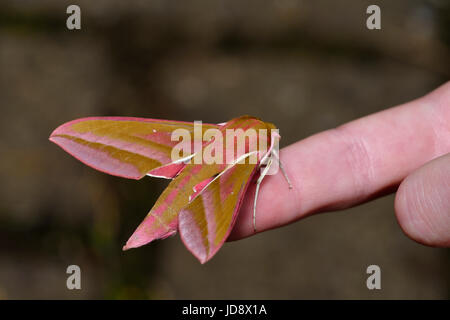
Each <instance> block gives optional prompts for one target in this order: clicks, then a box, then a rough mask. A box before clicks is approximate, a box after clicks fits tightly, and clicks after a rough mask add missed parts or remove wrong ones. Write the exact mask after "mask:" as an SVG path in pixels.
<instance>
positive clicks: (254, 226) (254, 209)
mask: <svg viewBox="0 0 450 320" xmlns="http://www.w3.org/2000/svg"><path fill="white" fill-rule="evenodd" d="M271 164H272V158H269V161H268V163H267V165H266V166H265V167H264V169H263V171H262V172H261V175H260V176H259V178H258V181H256V191H255V200H254V202H253V231H254V232H256V202H257V201H258V194H259V185H260V184H261V182H262V181H263V179H264V177H265V176H266V174H267V172H268V171H269V169H270V166H271Z"/></svg>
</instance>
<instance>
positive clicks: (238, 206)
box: [178, 163, 259, 264]
mask: <svg viewBox="0 0 450 320" xmlns="http://www.w3.org/2000/svg"><path fill="white" fill-rule="evenodd" d="M258 169H259V163H258V164H257V165H256V166H255V168H254V169H253V171H252V173H251V174H250V176H249V178H248V179H247V182H246V184H245V185H244V187H243V188H242V189H241V191H240V192H241V194H240V196H239V199H238V201H237V203H236V207H235V208H234V211H233V216H232V219H231V224H230V227H229V228H228V230H227V232H226V234H225V237H224V238H223V240H222V241H221V242H220V244H219V245H218V246H217V248H216V249H215V250H214V251H213V252H212V254H211V255H210V256H208V255H207V256H206V257H202V256H201V255H199V253H198V252H195V251H194V250H193V249H192V248H190V247H189V246H188V245H187V244H186V239H184V237H183V233H182V232H180V231H179V233H180V238H181V241H183V244H184V245H185V247H186V248H187V249H188V250H189V252H191V253H192V255H194V257H196V258H197V259H198V260H199V261H200V263H201V264H205V263H206V262H208V261H209V260H211V258H213V257H214V256H215V254H216V253H217V252H218V251H219V249H220V248H221V247H222V246H223V244H224V243H225V241H226V240H227V238H228V237H229V235H230V233H231V231H232V230H233V227H234V225H235V223H236V220H237V217H238V215H239V210H240V209H241V206H242V202H243V201H244V197H245V195H246V193H247V190H248V187H249V186H250V183H251V181H252V180H253V178H254V176H255V174H256V171H258ZM206 188H207V186H206V187H205V188H204V189H203V190H205V189H206ZM203 190H201V191H200V192H198V193H197V195H196V196H199V195H200V194H201V193H202V191H203ZM193 200H194V199H193ZM178 228H179V223H178Z"/></svg>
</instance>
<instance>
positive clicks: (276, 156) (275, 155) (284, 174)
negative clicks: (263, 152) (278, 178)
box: [272, 150, 293, 189]
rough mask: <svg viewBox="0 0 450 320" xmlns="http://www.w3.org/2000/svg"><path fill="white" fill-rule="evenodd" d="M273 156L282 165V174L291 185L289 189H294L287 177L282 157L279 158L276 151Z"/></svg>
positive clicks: (273, 151)
mask: <svg viewBox="0 0 450 320" xmlns="http://www.w3.org/2000/svg"><path fill="white" fill-rule="evenodd" d="M272 155H273V156H274V157H275V158H276V159H277V161H278V164H279V165H280V169H281V172H282V173H283V176H284V178H285V179H286V182H287V183H288V185H289V189H292V188H293V187H292V183H291V180H289V176H288V175H287V173H286V171H285V170H284V166H283V163H282V162H281V160H280V157H279V156H278V153H277V152H276V151H275V150H272Z"/></svg>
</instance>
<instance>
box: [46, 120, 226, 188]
mask: <svg viewBox="0 0 450 320" xmlns="http://www.w3.org/2000/svg"><path fill="white" fill-rule="evenodd" d="M88 120H115V121H138V122H160V123H165V122H170V123H180V124H192V122H188V121H178V120H165V119H152V118H138V117H85V118H79V119H75V120H71V121H68V122H65V123H63V124H62V125H60V126H58V127H57V128H56V129H55V130H53V132H52V133H51V134H50V137H49V140H50V141H51V142H53V143H55V144H56V145H58V146H59V147H60V148H61V149H63V150H64V151H65V152H67V153H68V154H70V155H71V156H72V157H74V158H75V159H77V160H78V161H80V162H81V163H83V164H84V165H86V166H88V167H91V168H93V169H95V170H97V171H100V172H103V173H106V174H109V175H113V176H116V177H120V178H125V179H134V180H140V179H142V178H143V177H145V175H140V174H120V173H114V174H113V173H111V172H110V171H108V170H106V169H103V168H100V167H98V166H96V165H94V164H92V163H88V161H86V160H83V159H82V158H81V157H79V156H77V155H75V154H74V152H73V151H71V149H70V148H69V147H68V146H67V145H66V144H67V143H63V142H62V141H60V140H62V139H63V138H60V137H58V135H59V134H65V133H67V131H66V129H67V127H70V126H71V125H73V124H76V123H78V122H82V121H88ZM205 124H206V125H210V126H217V127H220V126H222V125H224V124H226V122H225V123H220V124H211V123H205ZM183 168H184V166H183V165H182V164H180V163H168V164H165V165H163V166H161V167H158V168H155V169H153V170H151V171H149V172H148V173H147V175H149V176H153V177H158V178H165V179H173V178H174V177H176V176H177V175H178V173H180V172H181V170H183Z"/></svg>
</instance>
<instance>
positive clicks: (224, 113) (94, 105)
mask: <svg viewBox="0 0 450 320" xmlns="http://www.w3.org/2000/svg"><path fill="white" fill-rule="evenodd" d="M69 4H78V5H79V6H80V7H81V12H82V29H81V30H80V31H69V30H67V29H66V18H67V17H68V15H67V14H66V8H67V6H68V5H69ZM370 4H377V5H379V6H380V7H381V19H382V29H381V30H378V31H369V30H368V29H367V28H366V25H365V23H366V18H367V16H368V15H367V14H366V8H367V6H368V5H370ZM449 52H450V3H449V2H448V1H425V0H422V1H419V0H413V1H406V0H402V1H395V2H394V1H359V0H352V1H350V0H348V1H339V2H338V1H331V0H327V1H324V0H322V1H297V0H278V1H256V0H255V1H238V0H233V1H208V0H204V1H189V2H188V1H175V0H156V1H120V0H113V1H112V0H108V1H106V0H103V1H87V0H79V1H76V2H74V1H56V0H54V1H44V0H41V1H31V0H30V1H26V0H23V1H17V0H7V1H1V7H0V107H1V118H0V132H1V134H0V136H1V139H0V150H2V152H1V158H0V181H1V182H0V298H3V299H9V298H43V299H46V298H63V299H73V298H75V299H76V298H100V299H101V298H150V299H159V298H185V299H195V298H224V299H233V298H234V299H241V298H264V299H283V298H300V299H304V298H323V299H328V298H331V299H348V298H349V299H356V298H370V299H372V298H373V299H379V298H386V299H412V298H425V299H432V298H440V299H443V298H444V299H448V298H450V272H449V271H450V252H449V250H448V249H435V248H428V247H425V246H422V245H419V244H417V243H415V242H413V241H412V240H410V239H408V238H407V237H406V236H405V235H404V234H403V233H402V231H401V230H400V228H399V226H398V225H397V222H396V219H395V216H394V210H393V199H394V198H393V196H388V197H384V198H382V199H379V200H376V201H373V202H371V203H369V204H366V205H362V206H359V207H357V208H354V209H351V210H345V211H341V212H335V213H329V214H323V215H318V216H314V217H311V218H308V219H306V220H303V221H300V222H297V223H295V224H293V225H290V226H287V227H284V228H281V229H278V230H273V231H270V232H266V233H263V234H260V235H258V236H255V237H252V238H248V239H245V240H242V241H238V242H233V243H228V244H226V245H225V247H224V248H223V249H222V250H221V251H220V252H219V254H218V255H217V256H216V257H215V258H214V259H213V260H212V261H211V262H209V263H207V264H206V265H200V264H199V263H198V262H197V260H195V258H194V257H193V256H191V255H190V253H188V252H187V250H186V249H185V248H184V246H183V245H182V243H181V241H180V240H179V237H178V236H176V237H172V238H170V239H167V240H164V241H159V242H156V243H153V244H151V245H147V246H145V247H142V248H140V249H136V250H131V251H128V252H122V251H121V248H122V245H123V244H124V243H125V241H126V240H127V239H128V237H129V236H130V235H131V233H132V232H133V231H134V229H135V228H136V227H137V225H138V224H139V223H140V221H141V220H142V219H143V217H144V216H145V215H146V213H147V212H148V210H149V209H150V208H151V207H152V205H153V203H154V201H155V200H156V199H157V197H158V195H159V194H160V192H161V191H162V190H163V188H164V187H165V186H166V185H167V182H166V181H161V180H157V179H152V178H145V179H143V180H142V181H128V180H125V179H120V178H117V177H112V176H108V175H105V174H103V173H100V172H96V171H94V170H93V169H91V168H89V167H86V166H84V165H83V164H81V163H80V162H78V161H76V160H75V159H73V158H71V157H70V156H69V155H67V154H66V153H65V152H63V151H62V150H61V149H60V148H58V147H57V146H55V145H53V144H51V143H50V142H49V141H48V136H49V134H50V133H51V131H52V130H53V129H54V128H56V127H57V126H58V125H60V124H62V123H64V122H66V121H68V120H72V119H75V118H79V117H86V116H92V115H111V116H119V115H121V116H139V117H151V118H163V119H176V120H186V121H190V120H203V121H205V122H224V121H226V120H229V119H231V118H233V117H236V116H238V115H242V114H251V115H254V116H258V117H261V118H262V119H264V120H266V121H271V122H274V123H276V124H277V125H278V127H279V128H280V132H281V134H282V136H283V140H282V145H287V144H290V143H292V142H294V141H297V140H299V139H302V138H304V137H307V136H308V135H311V134H314V133H316V132H319V131H321V130H325V129H329V128H332V127H335V126H337V125H340V124H342V123H344V122H347V121H350V120H352V119H355V118H358V117H361V116H364V115H367V114H370V113H373V112H376V111H379V110H381V109H385V108H388V107H391V106H394V105H397V104H400V103H403V102H406V101H409V100H412V99H414V98H417V97H419V96H421V95H423V94H425V93H427V92H428V91H430V90H432V89H434V88H435V87H437V86H438V85H440V84H442V83H443V82H444V81H446V80H448V79H449V76H450V65H449V63H450V59H449V58H450V55H449ZM411 143H414V142H413V141H412V142H411ZM70 264H77V265H79V266H80V267H81V270H82V290H80V291H76V290H74V291H70V290H68V289H67V288H66V278H67V276H68V275H66V273H65V271H66V268H67V266H68V265H70ZM370 264H377V265H379V266H380V267H381V270H382V290H378V291H377V290H375V291H369V290H368V289H367V288H366V278H367V275H366V273H365V271H366V268H367V266H368V265H370Z"/></svg>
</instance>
